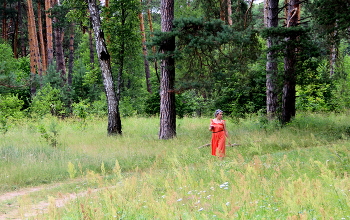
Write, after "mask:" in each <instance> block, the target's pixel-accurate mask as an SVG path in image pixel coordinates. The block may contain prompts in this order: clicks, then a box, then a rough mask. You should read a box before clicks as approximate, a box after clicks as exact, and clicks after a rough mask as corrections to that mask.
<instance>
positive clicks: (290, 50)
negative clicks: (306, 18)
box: [282, 0, 300, 124]
mask: <svg viewBox="0 0 350 220" xmlns="http://www.w3.org/2000/svg"><path fill="white" fill-rule="evenodd" d="M299 4H300V3H299V1H298V0H289V4H287V8H286V15H287V16H286V27H287V28H288V27H292V26H297V25H298V22H299V16H300V5H299ZM297 38H298V36H295V35H291V36H289V37H287V38H286V39H285V42H286V51H285V58H284V82H283V93H282V123H283V124H285V123H288V122H289V121H290V120H291V119H292V118H293V117H294V116H295V99H296V98H295V85H296V71H295V68H296V62H297V56H296V50H297V48H296V47H295V46H294V45H295V43H294V42H295V41H296V40H297Z"/></svg>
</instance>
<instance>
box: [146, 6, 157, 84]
mask: <svg viewBox="0 0 350 220" xmlns="http://www.w3.org/2000/svg"><path fill="white" fill-rule="evenodd" d="M149 4H151V0H148V1H147V5H148V9H147V18H148V24H149V30H150V32H151V37H153V22H152V13H151V10H150V8H149ZM152 52H153V53H155V52H156V47H155V46H153V47H152ZM154 69H155V71H156V76H157V79H158V82H159V83H160V77H159V74H158V63H157V60H154Z"/></svg>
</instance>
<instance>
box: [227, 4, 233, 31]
mask: <svg viewBox="0 0 350 220" xmlns="http://www.w3.org/2000/svg"><path fill="white" fill-rule="evenodd" d="M231 1H232V0H227V23H228V25H230V26H231V25H232V2H231Z"/></svg>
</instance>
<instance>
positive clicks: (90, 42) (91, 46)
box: [88, 28, 95, 67]
mask: <svg viewBox="0 0 350 220" xmlns="http://www.w3.org/2000/svg"><path fill="white" fill-rule="evenodd" d="M88 33H89V49H90V50H89V51H90V65H91V67H94V63H95V50H94V42H93V37H92V30H91V28H88Z"/></svg>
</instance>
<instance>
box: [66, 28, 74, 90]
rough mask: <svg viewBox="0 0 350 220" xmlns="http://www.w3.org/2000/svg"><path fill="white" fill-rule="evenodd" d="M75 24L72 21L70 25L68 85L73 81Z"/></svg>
mask: <svg viewBox="0 0 350 220" xmlns="http://www.w3.org/2000/svg"><path fill="white" fill-rule="evenodd" d="M74 29H75V24H74V23H72V24H71V26H70V37H69V60H68V76H67V80H68V85H69V86H71V85H72V81H73V62H74V32H75V30H74Z"/></svg>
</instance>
